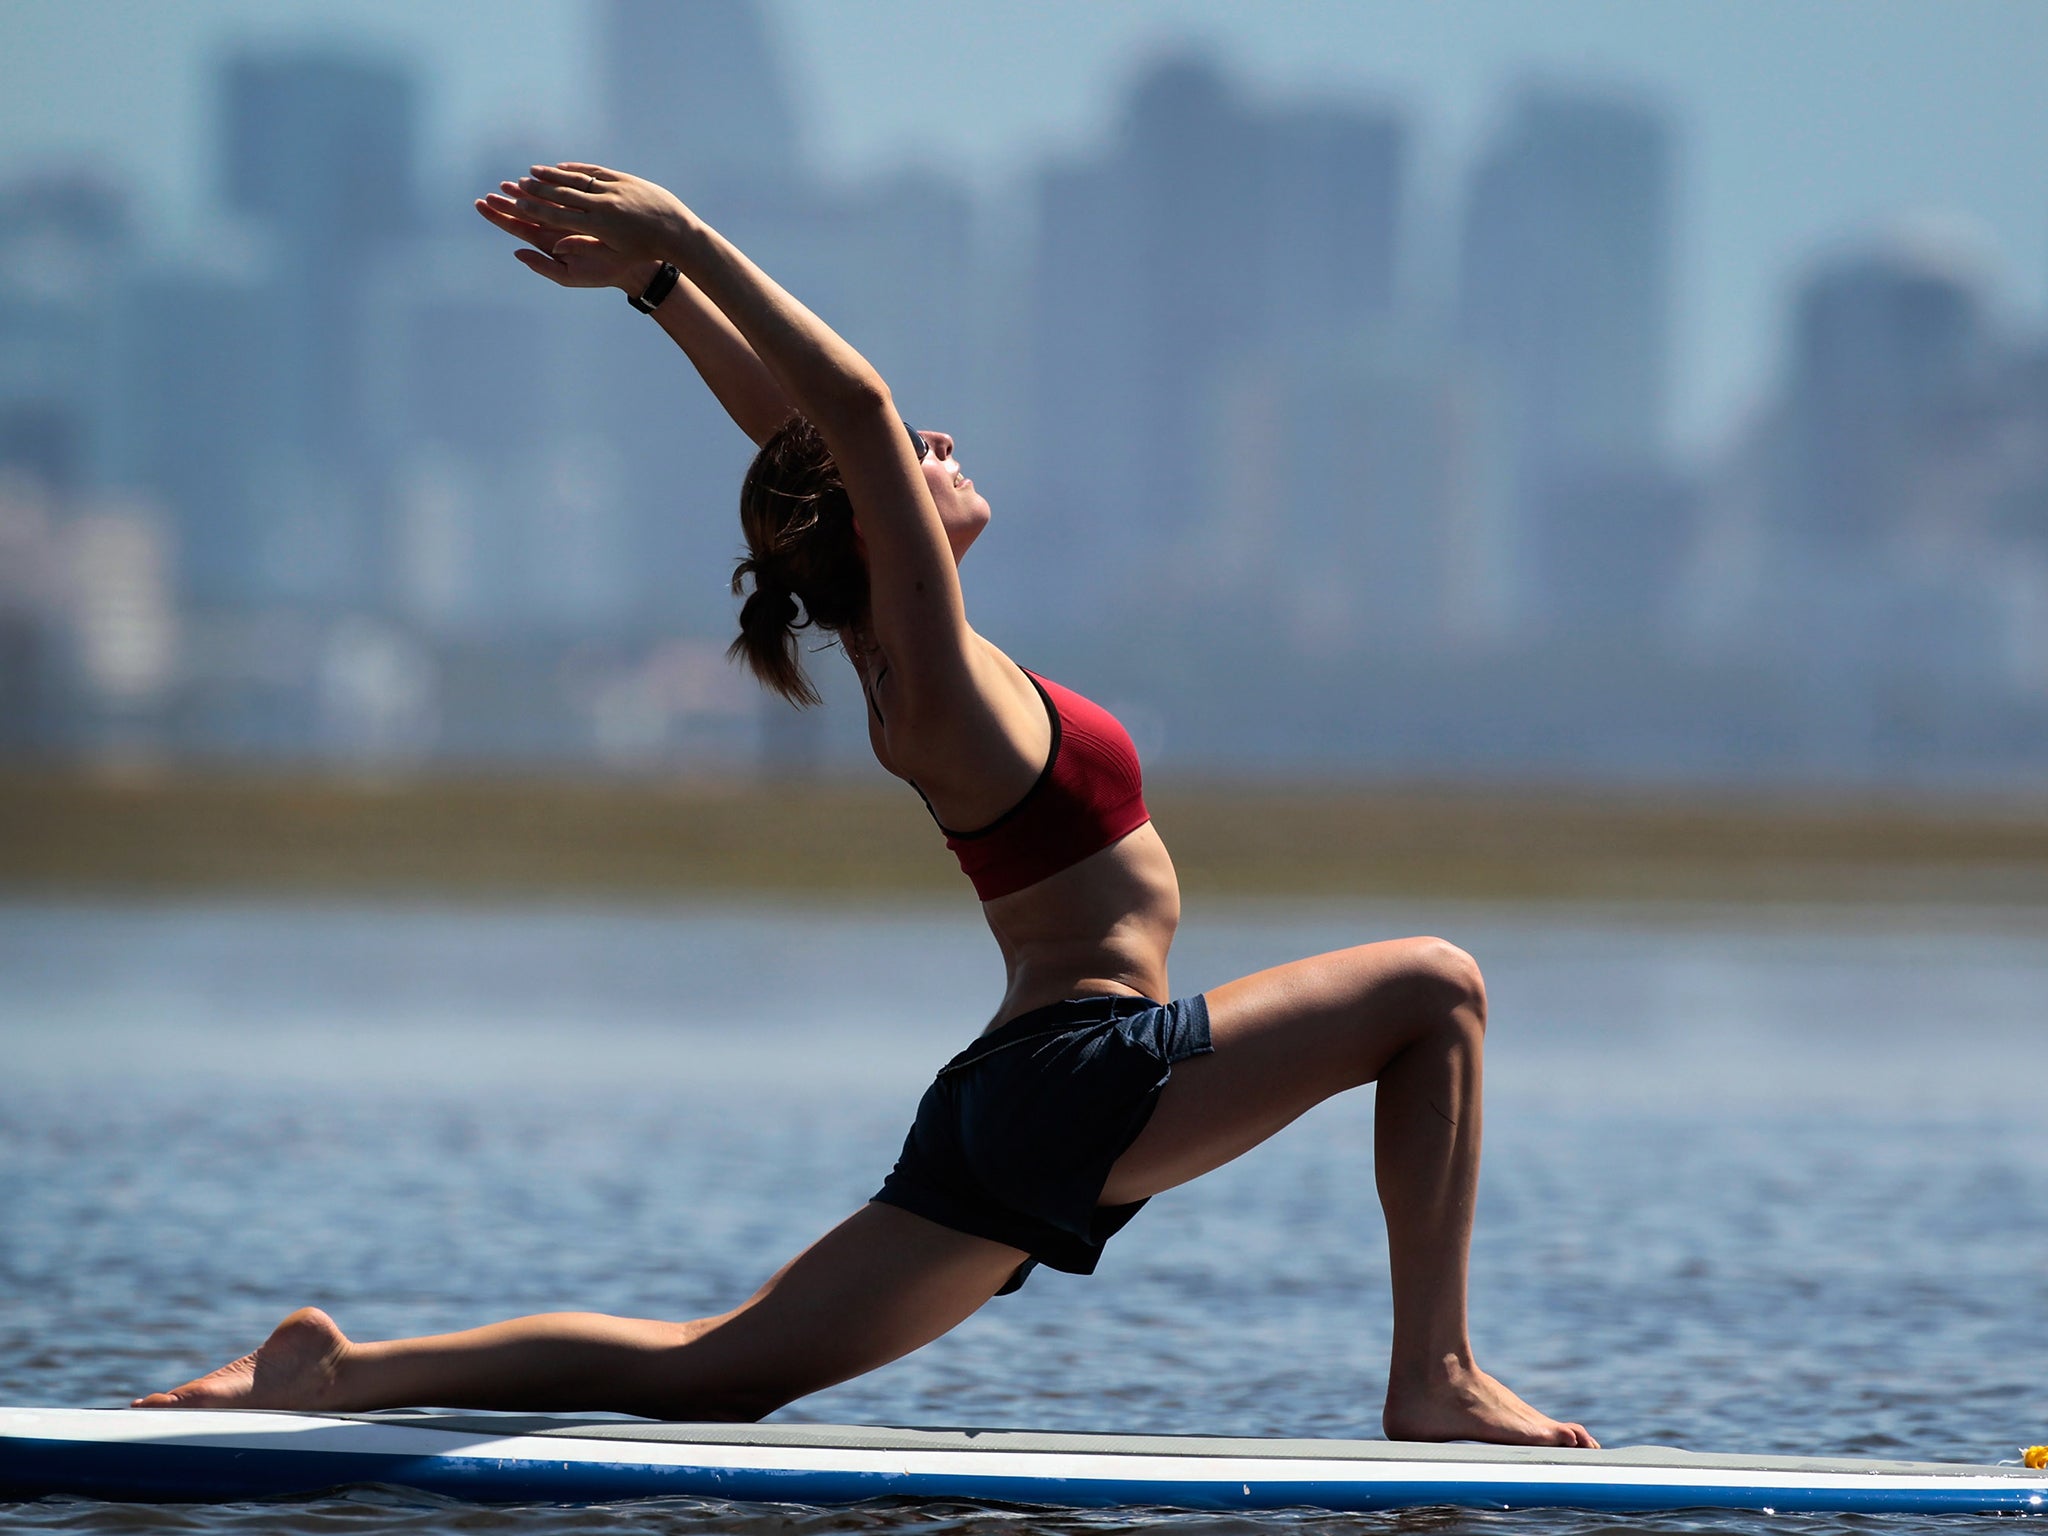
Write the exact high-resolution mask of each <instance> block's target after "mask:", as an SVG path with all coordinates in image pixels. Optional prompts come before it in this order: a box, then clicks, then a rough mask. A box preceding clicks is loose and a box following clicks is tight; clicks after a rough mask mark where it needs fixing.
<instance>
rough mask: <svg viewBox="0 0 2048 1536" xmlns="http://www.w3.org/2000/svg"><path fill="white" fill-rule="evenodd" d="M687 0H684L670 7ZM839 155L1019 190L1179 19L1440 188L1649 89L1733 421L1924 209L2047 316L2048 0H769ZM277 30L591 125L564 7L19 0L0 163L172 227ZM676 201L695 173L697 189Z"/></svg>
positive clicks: (814, 142) (1710, 358)
mask: <svg viewBox="0 0 2048 1536" xmlns="http://www.w3.org/2000/svg"><path fill="white" fill-rule="evenodd" d="M678 3H688V0H678ZM770 7H771V11H772V15H773V18H774V21H775V24H776V27H777V30H778V33H779V35H780V37H781V39H782V40H783V42H784V43H785V44H786V45H787V47H788V49H789V55H790V59H791V63H792V66H793V71H794V77H795V82H796V86H797V95H798V99H799V101H800V102H801V104H802V105H803V107H804V109H805V112H806V119H805V122H804V130H805V135H806V139H807V142H808V143H809V145H810V146H811V148H812V150H813V152H814V154H815V155H816V156H817V158H818V159H819V160H820V162H821V163H823V164H824V165H825V166H827V167H828V168H830V169H831V170H832V171H833V172H835V173H839V174H845V175H859V174H861V173H863V172H866V171H869V170H872V169H876V168H879V167H885V166H888V165H891V164H893V163H896V162H898V161H899V160H901V159H902V158H903V157H904V156H906V155H911V156H915V157H916V158H918V159H920V160H923V161H927V162H933V163H943V164H946V165H948V166H950V167H952V168H953V169H955V170H956V171H957V172H959V173H961V174H962V175H963V176H965V177H967V178H969V179H971V180H975V181H978V182H982V183H985V184H987V185H989V186H991V187H995V188H1001V187H1004V186H1007V185H1012V184H1014V182H1015V180H1016V178H1017V177H1018V175H1019V174H1020V172H1022V171H1023V170H1025V169H1027V168H1028V167H1029V166H1030V165H1031V164H1032V162H1033V161H1034V160H1035V159H1036V158H1037V157H1038V156H1040V155H1042V154H1043V153H1045V152H1047V151H1048V150H1052V149H1057V148H1068V147H1077V146H1084V145H1086V144H1087V143H1089V142H1090V141H1091V140H1093V139H1095V138H1097V137H1098V136H1099V135H1101V134H1102V133H1103V132H1104V131H1105V130H1106V129H1107V127H1108V126H1109V124H1110V122H1111V121H1112V117H1113V113H1114V110H1115V106H1116V103H1117V100H1118V97H1119V94H1120V90H1121V87H1122V84H1123V82H1124V81H1125V80H1126V79H1127V78H1128V76H1129V75H1130V73H1131V71H1132V69H1133V68H1134V67H1135V65H1136V62H1137V61H1138V60H1139V59H1141V58H1142V57H1143V56H1145V55H1146V54H1147V53H1149V52H1151V51H1153V50H1156V49H1157V48H1159V47H1161V46H1163V45H1165V44H1168V43H1171V42H1174V41H1179V40H1199V41H1204V42H1206V43H1208V44H1209V45H1211V46H1213V47H1214V49H1215V50H1216V52H1217V53H1218V54H1219V56H1220V57H1222V58H1224V59H1225V60H1226V61H1227V62H1228V63H1229V65H1230V67H1231V68H1233V69H1234V70H1236V71H1237V72H1238V74H1239V75H1240V77H1241V78H1242V79H1244V80H1245V81H1246V82H1247V84H1248V86H1249V87H1250V88H1251V89H1252V90H1254V91H1256V92H1260V93H1271V94H1275V95H1278V94H1286V93H1294V92H1300V91H1314V92H1323V93H1342V94H1360V93H1364V94H1369V95H1372V96H1376V97H1380V98H1383V99H1389V100H1392V101H1395V102H1398V103H1400V104H1402V105H1404V106H1405V107H1406V108H1408V109H1409V112H1410V115H1411V119H1412V121H1413V122H1414V124H1415V126H1416V128H1417V129H1418V131H1419V135H1420V146H1419V147H1420V150H1421V152H1422V156H1423V162H1422V169H1423V170H1424V172H1425V181H1424V185H1425V186H1426V187H1427V188H1429V189H1430V190H1432V192H1433V193H1434V194H1436V195H1438V196H1442V195H1446V194H1447V193H1448V192H1449V191H1450V190H1451V189H1452V188H1453V187H1454V186H1455V182H1454V181H1453V180H1452V179H1451V178H1452V175H1453V174H1454V173H1455V171H1456V169H1457V167H1458V166H1459V165H1461V164H1462V162H1463V160H1464V158H1465V156H1466V155H1467V154H1468V153H1469V151H1470V148H1471V146H1472V144H1473V143H1474V142H1475V141H1476V140H1477V139H1478V138H1479V137H1480V136H1481V135H1483V133H1484V132H1485V129H1486V126H1487V123H1488V121H1489V119H1490V116H1491V114H1492V113H1493V112H1494V110H1495V109H1496V108H1497V106H1498V105H1499V103H1500V102H1501V100H1502V99H1503V93H1504V88H1505V87H1507V86H1508V85H1510V84H1512V82H1513V81H1514V80H1516V79H1517V78H1518V77H1520V76H1523V75H1526V74H1530V73H1538V74H1547V75H1556V76H1564V77H1575V78H1576V77H1585V78H1592V79H1596V80H1600V81H1604V82H1609V83H1619V84H1623V85H1629V86H1634V87H1638V88H1642V89H1646V90H1648V91H1650V92H1652V93H1654V94H1657V95H1659V96H1662V97H1663V98H1664V99H1665V100H1667V101H1668V102H1669V104H1670V106H1671V108H1672V109H1673V112H1674V115H1675V117H1676V120H1677V122H1678V124H1679V127H1680V130H1681V141H1682V144H1683V154H1682V165H1681V185H1680V198H1679V208H1680V221H1679V229H1678V231H1677V235H1678V240H1677V248H1678V270H1677V273H1676V284H1677V291H1678V295H1679V310H1678V315H1677V322H1678V330H1677V337H1676V340H1677V363H1678V372H1677V377H1676V379H1675V381H1674V382H1675V387H1676V390H1677V398H1676V409H1677V418H1678V419H1677V425H1678V427H1679V430H1680V433H1681V436H1682V437H1683V438H1684V439H1685V440H1686V441H1688V442H1692V443H1699V442H1709V443H1711V442H1712V441H1714V440H1716V439H1717V438H1718V437H1719V436H1720V435H1721V434H1722V433H1723V432H1724V431H1725V430H1726V428H1727V426H1728V424H1729V423H1730V421H1731V420H1732V419H1733V418H1734V417H1735V416H1736V415H1738V414H1739V411H1740V409H1741V406H1742V403H1743V402H1744V401H1745V400H1746V399H1747V398H1749V397H1750V396H1751V395H1752V394H1753V392H1754V391H1755V389H1756V388H1757V387H1759V385H1760V383H1761V382H1762V381H1763V380H1764V379H1766V378H1767V377H1768V375H1769V371H1770V369H1771V368H1772V367H1773V366H1774V364H1775V351H1776V344H1777V340H1778V336H1779V333H1780V329H1781V320H1782V314H1783V300H1784V295H1785V292H1786V287H1787V284H1788V282H1789V280H1790V278H1791V276H1792V275H1793V274H1794V273H1795V272H1796V271H1797V270H1798V268H1799V266H1800V264H1801V263H1802V262H1805V261H1808V260H1810V259H1811V258H1812V256H1813V254H1814V253H1815V251H1816V250H1818V249H1819V248H1820V247H1821V246H1822V245H1823V244H1824V243H1825V242H1827V241H1829V240H1833V239H1838V238H1841V237H1844V236H1847V235H1853V234H1855V233H1856V232H1858V231H1859V230H1866V229H1870V228H1873V227H1877V226H1879V225H1881V224H1883V223H1885V222H1887V221H1889V220H1891V219H1893V218H1895V217H1897V216H1900V215H1904V214H1925V213H1939V214H1943V215H1956V216H1960V218H1961V219H1962V220H1963V221H1964V223H1965V225H1966V227H1974V228H1975V229H1976V230H1977V231H1979V232H1980V234H1981V237H1982V239H1983V241H1984V244H1985V246H1986V249H1987V251H1988V254H1989V256H1990V258H1991V260H1992V261H1993V263H1994V272H1995V274H1996V277H1997V280H1998V282H1999V286H2000V292H2001V293H2002V294H2003V296H2004V297H2005V299H2006V300H2007V301H2008V302H2009V303H2010V304H2011V305H2013V306H2014V308H2015V309H2016V310H2017V311H2019V312H2020V315H2021V317H2022V318H2023V319H2024V320H2025V321H2026V322H2027V323H2029V324H2032V323H2034V321H2035V318H2036V316H2037V314H2038V312H2039V309H2040V307H2041V303H2042V299H2043V290H2044V287H2048V0H1854V3H1849V0H770ZM252 34H253V35H257V36H263V37H275V38H302V37H307V36H326V37H349V38H359V39H363V38H366V39H368V40H371V41H374V42H377V43H380V44H382V45H383V46H385V47H386V48H388V49H389V50H390V51H392V52H393V53H397V54H402V55H404V56H406V57H409V58H411V59H412V60H414V61H415V62H416V63H417V65H418V66H419V68H420V70H421V72H422V74H423V76H425V77H426V78H427V80H428V81H429V83H430V85H431V86H432V87H433V88H434V94H435V97H436V100H435V101H434V103H433V112H434V116H433V118H432V120H431V122H430V135H431V143H430V145H429V150H430V153H431V154H432V156H433V158H434V160H435V162H436V163H437V164H439V165H440V166H442V167H443V168H454V167H457V166H460V167H464V168H467V166H468V165H469V164H470V163H471V162H472V161H473V160H474V158H475V148H476V146H477V144H479V143H480V142H483V141H485V140H488V139H491V138H503V137H508V136H516V137H517V138H518V139H519V140H521V141H531V140H534V139H540V140H543V141H547V142H555V141H559V142H560V143H561V145H562V150H563V154H564V156H565V157H568V156H571V155H573V154H574V152H575V150H576V139H577V130H578V128H579V127H581V126H583V125H586V124H588V123H589V122H590V121H591V120H592V95H593V93H592V88H591V83H590V66H589V61H590V48H589V46H588V39H587V36H586V20H585V11H584V8H583V6H581V5H580V4H578V3H576V0H0V172H11V171H16V170H20V169H22V168H26V167H29V166H32V165H35V164H38V163H41V162H44V161H55V162H58V163H69V164H76V163H77V162H78V161H79V159H80V158H81V157H85V156H90V157H95V158H97V157H99V156H102V155H103V156H107V157H111V158H112V159H113V160H114V161H115V162H116V163H117V164H118V165H119V166H121V167H122V168H123V169H124V170H125V171H126V172H127V174H129V175H130V176H131V177H132V178H133V180H134V181H135V183H136V184H137V185H138V186H140V187H142V188H143V190H144V191H145V193H146V195H147V197H148V203H147V213H148V217H149V219H150V220H151V222H152V224H153V225H155V226H156V227H157V228H158V229H160V230H161V231H162V232H164V233H165V234H166V235H167V236H169V235H177V236H187V235H190V234H191V233H193V232H194V231H195V230H197V229H199V228H200V227H201V226H202V224H203V218H204V214H205V209H206V207H207V205H208V203H209V202H210V200H211V188H212V182H211V179H210V178H211V175H212V172H211V168H210V167H208V166H207V165H206V163H205V156H206V153H207V149H208V145H209V133H208V129H209V117H208V106H209V104H208V97H207V75H206V70H205V66H206V63H207V61H208V59H209V58H210V56H211V55H212V54H213V53H214V52H215V51H216V50H217V49H218V48H220V47H221V46H222V45H223V44H224V43H226V42H229V41H231V40H234V39H237V38H240V37H244V36H248V35H252ZM681 190H685V191H686V189H681Z"/></svg>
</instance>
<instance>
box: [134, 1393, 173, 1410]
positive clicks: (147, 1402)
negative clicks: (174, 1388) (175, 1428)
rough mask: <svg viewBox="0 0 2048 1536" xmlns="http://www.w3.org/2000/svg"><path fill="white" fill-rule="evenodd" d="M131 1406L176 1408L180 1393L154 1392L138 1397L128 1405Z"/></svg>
mask: <svg viewBox="0 0 2048 1536" xmlns="http://www.w3.org/2000/svg"><path fill="white" fill-rule="evenodd" d="M128 1406H129V1407H130V1408H175V1407H177V1406H178V1394H177V1393H175V1392H152V1393H150V1394H149V1395H148V1396H147V1397H138V1398H136V1399H135V1401H134V1402H132V1403H130V1404H129V1405H128Z"/></svg>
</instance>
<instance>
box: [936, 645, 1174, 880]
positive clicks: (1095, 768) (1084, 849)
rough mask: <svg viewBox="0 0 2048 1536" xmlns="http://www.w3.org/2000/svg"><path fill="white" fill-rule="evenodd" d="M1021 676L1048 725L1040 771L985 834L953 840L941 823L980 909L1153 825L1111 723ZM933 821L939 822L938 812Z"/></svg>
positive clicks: (1043, 682) (1088, 705)
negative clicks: (1042, 702) (1049, 742)
mask: <svg viewBox="0 0 2048 1536" xmlns="http://www.w3.org/2000/svg"><path fill="white" fill-rule="evenodd" d="M1024 675H1025V676H1026V677H1028V678H1030V679H1031V684H1032V686H1033V687H1035V688H1036V689H1037V690H1038V696H1039V697H1040V698H1042V699H1044V700H1045V712H1046V714H1047V715H1048V716H1049V717H1050V718H1051V720H1052V750H1051V752H1049V753H1048V754H1047V755H1046V759H1045V770H1044V771H1043V772H1042V773H1040V774H1039V776H1038V782H1037V783H1035V784H1033V785H1032V786H1031V788H1029V789H1028V790H1026V791H1025V792H1024V798H1023V799H1022V800H1019V801H1018V802H1017V803H1016V804H1015V805H1013V806H1011V807H1010V808H1009V809H1008V810H1007V811H1005V812H1003V814H1002V815H1000V816H998V817H997V818H996V819H995V820H994V821H992V822H990V823H989V824H988V825H987V826H985V827H980V828H977V829H976V830H975V831H972V832H955V831H954V830H952V828H950V827H948V826H947V825H946V824H945V823H944V822H939V830H940V831H941V832H943V833H945V834H946V846H947V847H948V848H950V849H952V850H953V853H954V855H955V856H956V857H958V859H959V860H960V868H961V869H962V870H964V871H966V874H967V878H968V879H969V880H972V881H973V882H974V894H975V895H977V896H979V897H980V898H981V899H982V900H983V901H994V900H995V899H996V898H997V897H998V896H1007V895H1009V894H1010V893H1011V892H1012V891H1021V890H1023V889H1024V887H1025V886H1027V885H1036V884H1037V883H1038V882H1039V881H1041V880H1043V879H1045V878H1046V877H1047V876H1048V875H1056V874H1058V873H1059V872H1060V871H1061V870H1063V869H1066V868H1068V867H1069V866H1071V865H1075V864H1078V863H1080V862H1081V861H1082V860H1083V859H1085V858H1087V857H1088V855H1089V854H1091V853H1100V852H1101V851H1102V850H1103V849H1105V848H1107V847H1108V846H1109V845H1110V844H1111V843H1113V842H1115V841H1116V840H1117V839H1118V838H1120V837H1122V836H1124V835H1125V834H1126V833H1128V832H1131V831H1134V830H1136V829H1137V828H1139V827H1142V826H1143V825H1144V824H1145V823H1146V822H1148V821H1150V820H1151V819H1152V816H1151V813H1150V812H1148V811H1147V810H1146V809H1145V785H1144V780H1143V777H1142V776H1141V775H1140V773H1139V771H1138V749H1137V748H1136V747H1135V746H1133V745H1132V744H1131V737H1130V733H1129V732H1128V731H1126V730H1125V729H1124V728H1123V726H1122V725H1121V724H1119V723H1118V721H1117V718H1116V716H1115V715H1112V714H1111V713H1110V712H1109V711H1108V710H1106V709H1104V708H1103V707H1102V706H1101V705H1100V704H1097V703H1095V702H1093V701H1092V700H1089V699H1084V698H1082V697H1081V695H1080V694H1078V693H1076V692H1074V690H1073V689H1071V688H1062V687H1061V686H1060V685H1059V684H1058V683H1055V682H1050V681H1048V680H1047V679H1045V678H1042V677H1040V676H1039V675H1038V674H1037V673H1036V672H1031V671H1026V672H1025V673H1024ZM920 793H922V791H920ZM925 809H927V810H930V809H931V802H930V801H929V800H927V801H926V802H925ZM932 820H933V821H938V820H939V818H938V814H937V813H936V812H933V814H932Z"/></svg>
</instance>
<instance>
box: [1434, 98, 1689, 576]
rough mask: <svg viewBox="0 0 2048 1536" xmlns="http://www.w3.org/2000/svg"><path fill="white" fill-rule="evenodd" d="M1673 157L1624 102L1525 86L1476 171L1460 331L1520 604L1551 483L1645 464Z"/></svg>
mask: <svg viewBox="0 0 2048 1536" xmlns="http://www.w3.org/2000/svg"><path fill="white" fill-rule="evenodd" d="M1670 205H1671V149H1670V141H1669V132H1668V129H1667V128H1666V125H1665V123H1664V121H1663V119H1662V118H1661V116H1660V115H1659V114H1658V113H1656V112H1655V111H1654V110H1652V109H1650V108H1648V107H1645V106H1643V105H1640V104H1637V103H1635V102H1631V101H1626V100H1620V99H1614V98H1610V97H1604V96H1596V95H1588V94H1581V93H1577V92H1567V91H1563V90H1559V89H1554V88H1532V89H1529V90H1525V91H1524V92H1523V93H1522V95H1521V97H1520V98H1519V100H1518V101H1517V102H1516V103H1515V106H1514V108H1513V110H1512V112H1511V113H1510V115H1509V117H1508V120H1507V122H1506V124H1505V125H1504V127H1503V129H1502V130H1501V132H1500V133H1499V135H1498V136H1497V137H1496V139H1495V140H1494V142H1493V143H1492V145H1491V147H1490V148H1489V149H1488V150H1487V152H1486V153H1485V154H1484V156H1483V157H1482V158H1481V160H1480V162H1479V164H1478V165H1477V167H1476V168H1475V170H1474V172H1473V175H1472V180H1471V184H1470V189H1469V195H1468V198H1467V201H1466V205H1465V210H1464V222H1463V229H1462V232H1461V235H1462V239H1461V252H1460V269H1459V296H1458V297H1459V304H1458V307H1459V328H1460V332H1461V335H1462V337H1463V339H1464V342H1465V344H1466V345H1467V346H1468V347H1469V348H1470V350H1471V352H1472V353H1473V356H1474V359H1475V361H1476V362H1477V363H1478V365H1479V366H1480V367H1481V368H1482V369H1484V370H1485V372H1486V373H1487V375H1488V376H1489V377H1490V378H1491V380H1492V383H1493V387H1494V390H1495V393H1496V397H1497V402H1498V407H1499V409H1500V412H1501V417H1502V425H1503V429H1504V431H1505V433H1506V435H1507V440H1508V460H1509V464H1510V466H1511V485H1512V489H1511V492H1510V495H1511V497H1512V502H1513V507H1512V515H1513V519H1514V521H1515V522H1516V524H1517V525H1518V526H1519V529H1520V535H1521V537H1520V542H1521V543H1522V544H1523V546H1524V552H1525V553H1524V558H1523V560H1522V561H1521V562H1520V565H1521V576H1520V585H1521V586H1522V588H1523V593H1522V597H1523V602H1524V604H1525V606H1527V607H1533V608H1535V609H1536V610H1537V611H1539V612H1540V611H1541V609H1542V608H1543V607H1544V606H1545V605H1546V600H1547V599H1546V594H1544V593H1543V592H1542V591H1541V590H1540V586H1539V583H1540V580H1541V576H1540V568H1539V567H1538V566H1537V563H1536V562H1535V560H1534V559H1533V555H1532V554H1531V553H1530V552H1532V551H1534V550H1535V549H1537V548H1539V547H1541V546H1543V545H1544V544H1546V543H1554V542H1556V541H1552V540H1549V539H1547V538H1546V536H1545V532H1544V530H1543V529H1542V527H1541V526H1540V523H1541V519H1542V518H1543V516H1544V512H1545V508H1546V506H1554V505H1557V504H1558V502H1557V500H1556V498H1555V496H1554V494H1553V492H1554V488H1555V487H1556V486H1558V485H1559V484H1560V483H1561V482H1564V481H1572V482H1575V483H1580V484H1583V483H1584V478H1583V477H1585V476H1588V475H1590V474H1594V473H1601V472H1605V471H1607V470H1609V469H1612V468H1615V467H1619V466H1639V465H1644V464H1648V463H1652V462H1654V461H1655V460H1656V459H1657V458H1658V457H1659V456H1660V454H1661V452H1662V450H1663V445H1664V411H1665V395H1666V375H1667V371H1668V369H1667V352H1668V329H1669V307H1670V295H1669V286H1670V285H1669V272H1668V267H1669V250H1670V243H1671V232H1670V222H1671V209H1670Z"/></svg>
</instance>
